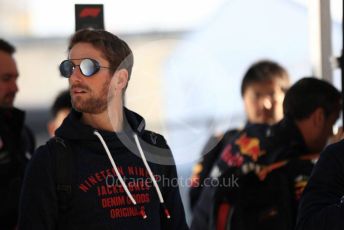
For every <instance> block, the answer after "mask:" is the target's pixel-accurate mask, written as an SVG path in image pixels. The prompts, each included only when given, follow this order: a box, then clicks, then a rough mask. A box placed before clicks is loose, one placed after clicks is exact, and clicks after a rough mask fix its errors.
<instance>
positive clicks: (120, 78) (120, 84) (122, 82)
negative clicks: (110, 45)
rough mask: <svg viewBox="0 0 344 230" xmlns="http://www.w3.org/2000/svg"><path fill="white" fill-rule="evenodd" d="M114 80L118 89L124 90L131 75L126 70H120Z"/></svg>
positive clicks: (115, 74)
mask: <svg viewBox="0 0 344 230" xmlns="http://www.w3.org/2000/svg"><path fill="white" fill-rule="evenodd" d="M113 77H114V80H115V82H116V88H117V89H121V90H122V89H124V88H125V87H126V85H127V84H128V80H129V73H128V71H127V70H126V69H120V70H118V71H116V72H115V73H114V76H113Z"/></svg>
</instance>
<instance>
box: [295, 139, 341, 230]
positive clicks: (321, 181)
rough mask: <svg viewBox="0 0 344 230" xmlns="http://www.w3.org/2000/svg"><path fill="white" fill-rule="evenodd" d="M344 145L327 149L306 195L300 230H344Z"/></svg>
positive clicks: (300, 217) (298, 228)
mask: <svg viewBox="0 0 344 230" xmlns="http://www.w3.org/2000/svg"><path fill="white" fill-rule="evenodd" d="M343 153H344V141H343V140H342V141H340V142H338V143H336V144H333V145H330V146H329V147H327V148H326V149H325V150H324V151H323V152H322V153H321V154H320V159H319V161H318V163H317V164H316V166H315V167H314V170H313V172H312V175H311V177H310V179H309V182H308V184H307V186H306V188H305V191H304V192H303V195H302V198H301V202H300V206H299V213H298V221H297V228H296V229H297V230H327V229H330V230H342V229H344V154H343Z"/></svg>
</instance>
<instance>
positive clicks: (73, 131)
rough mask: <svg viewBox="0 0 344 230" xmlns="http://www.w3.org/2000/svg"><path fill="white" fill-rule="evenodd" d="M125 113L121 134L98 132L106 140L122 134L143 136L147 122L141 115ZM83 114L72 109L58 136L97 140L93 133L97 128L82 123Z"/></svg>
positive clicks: (124, 109) (126, 111) (126, 110)
mask: <svg viewBox="0 0 344 230" xmlns="http://www.w3.org/2000/svg"><path fill="white" fill-rule="evenodd" d="M123 112H124V116H123V119H124V130H123V131H122V132H120V133H115V132H110V131H105V130H98V131H99V132H100V133H101V135H102V136H103V137H104V139H112V138H114V137H116V135H118V134H121V133H133V132H134V133H136V134H137V135H138V136H142V134H143V132H144V130H145V126H146V123H145V120H144V119H143V117H141V116H140V115H139V114H137V113H135V112H133V111H131V110H129V109H127V108H125V107H124V108H123ZM81 117H82V113H80V112H78V111H76V110H75V109H72V110H71V112H70V113H69V115H68V116H67V117H66V118H65V119H64V121H63V123H62V125H61V126H60V128H58V129H57V130H56V136H59V137H62V138H65V139H70V140H96V139H97V138H96V137H95V136H94V134H93V132H94V130H95V128H93V127H92V126H90V125H86V124H84V123H83V122H82V121H81Z"/></svg>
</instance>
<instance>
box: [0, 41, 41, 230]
mask: <svg viewBox="0 0 344 230" xmlns="http://www.w3.org/2000/svg"><path fill="white" fill-rule="evenodd" d="M14 52H15V48H14V47H13V46H12V45H11V44H10V43H8V42H7V41H5V40H2V39H0V198H1V200H0V229H4V230H6V229H11V230H12V229H14V228H15V226H16V223H17V218H18V202H19V193H20V184H21V180H22V176H23V174H24V168H25V166H26V163H27V161H28V160H29V158H30V157H31V155H32V153H33V151H34V148H35V141H34V137H33V134H32V132H31V131H30V130H29V129H28V128H27V127H26V126H25V125H24V120H25V113H24V112H23V111H21V110H19V109H17V108H15V107H14V105H13V104H14V99H15V96H16V94H17V92H18V85H17V79H18V76H19V73H18V69H17V66H16V62H15V59H14V57H13V54H14Z"/></svg>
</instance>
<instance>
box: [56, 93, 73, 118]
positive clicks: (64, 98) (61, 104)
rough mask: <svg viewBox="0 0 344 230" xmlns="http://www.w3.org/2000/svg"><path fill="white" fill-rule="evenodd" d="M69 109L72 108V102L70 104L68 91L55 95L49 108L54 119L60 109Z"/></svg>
mask: <svg viewBox="0 0 344 230" xmlns="http://www.w3.org/2000/svg"><path fill="white" fill-rule="evenodd" d="M71 108H72V102H71V97H70V93H69V91H68V90H64V91H62V92H60V93H59V94H58V95H57V97H56V99H55V101H54V103H53V106H52V107H51V113H52V115H53V117H56V115H57V113H58V112H59V111H60V110H61V109H71Z"/></svg>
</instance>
